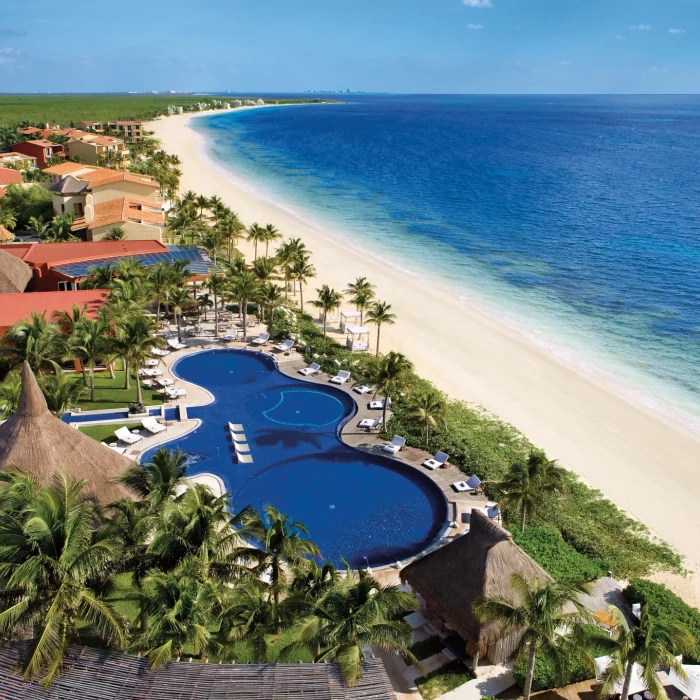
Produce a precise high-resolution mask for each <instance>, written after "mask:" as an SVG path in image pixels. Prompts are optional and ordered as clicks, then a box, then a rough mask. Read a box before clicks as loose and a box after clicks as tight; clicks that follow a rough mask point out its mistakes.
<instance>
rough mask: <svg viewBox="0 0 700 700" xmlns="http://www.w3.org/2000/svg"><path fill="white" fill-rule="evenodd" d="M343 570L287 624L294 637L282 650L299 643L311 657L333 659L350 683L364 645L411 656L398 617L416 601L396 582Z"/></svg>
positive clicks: (408, 635)
mask: <svg viewBox="0 0 700 700" xmlns="http://www.w3.org/2000/svg"><path fill="white" fill-rule="evenodd" d="M348 574H349V575H348V576H347V577H346V578H345V579H344V580H342V581H339V582H338V584H337V585H336V586H334V587H333V588H332V589H331V590H330V591H328V592H327V593H326V594H324V595H323V596H322V597H321V598H320V599H319V600H318V601H317V602H316V603H315V604H314V605H313V607H312V610H311V613H310V614H308V615H306V616H305V617H303V618H302V619H301V620H299V621H298V622H297V623H296V624H295V625H294V626H293V627H292V630H291V632H290V635H291V637H292V639H293V640H294V641H293V643H292V644H291V645H289V646H288V647H287V648H286V649H285V650H284V652H285V653H287V652H288V651H291V650H292V649H293V648H295V647H300V646H301V647H307V648H310V649H313V650H316V651H317V655H316V662H323V661H332V660H335V661H337V662H338V665H339V666H340V673H341V676H342V678H343V680H344V681H345V683H347V684H348V685H349V686H354V685H355V684H356V683H357V681H358V680H359V679H360V677H361V675H362V661H363V660H364V658H365V653H364V652H365V649H368V648H370V647H374V648H377V649H381V650H382V651H389V652H394V653H397V654H400V655H401V656H403V657H404V658H407V659H409V660H411V661H412V662H415V661H416V659H415V657H414V656H413V654H412V653H411V651H410V646H411V644H412V643H413V630H412V629H411V626H410V625H409V624H408V623H407V622H404V621H403V620H402V619H401V618H402V617H403V616H404V615H407V614H408V613H410V612H412V611H414V610H416V608H417V607H418V603H417V601H416V599H415V596H413V595H412V594H410V593H404V592H403V591H400V590H399V589H398V588H397V587H396V586H383V585H381V584H380V583H378V582H377V581H375V580H374V579H373V578H371V577H369V576H366V575H360V576H359V578H358V577H356V576H355V575H353V574H352V573H351V572H348ZM319 649H320V652H319V651H318V650H319Z"/></svg>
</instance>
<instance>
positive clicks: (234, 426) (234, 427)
mask: <svg viewBox="0 0 700 700" xmlns="http://www.w3.org/2000/svg"><path fill="white" fill-rule="evenodd" d="M228 429H229V430H230V431H231V432H232V433H242V432H243V426H242V425H241V424H240V423H231V421H229V422H228Z"/></svg>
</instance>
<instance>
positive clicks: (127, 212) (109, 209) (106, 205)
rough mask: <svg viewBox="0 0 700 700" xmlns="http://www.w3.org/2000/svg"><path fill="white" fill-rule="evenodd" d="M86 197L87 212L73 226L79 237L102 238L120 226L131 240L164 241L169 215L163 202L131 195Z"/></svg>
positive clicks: (94, 239) (72, 228)
mask: <svg viewBox="0 0 700 700" xmlns="http://www.w3.org/2000/svg"><path fill="white" fill-rule="evenodd" d="M76 182H77V180H76ZM85 200H86V203H85V210H84V213H83V215H82V216H79V217H78V218H77V219H75V221H74V222H73V225H72V226H71V231H72V232H73V233H74V234H75V235H76V236H78V237H79V238H82V239H83V240H85V241H101V240H103V239H104V238H105V237H106V236H107V235H108V234H109V233H110V231H111V229H113V228H120V229H122V231H123V233H124V238H125V239H128V240H132V241H138V240H154V241H161V240H162V234H163V230H164V229H165V218H164V216H163V210H162V208H161V205H160V204H157V203H153V202H149V201H148V200H145V199H137V198H136V197H131V196H129V197H120V198H118V199H110V200H108V201H106V202H100V203H96V202H95V201H94V200H93V197H92V195H91V194H88V195H87V196H86V198H85Z"/></svg>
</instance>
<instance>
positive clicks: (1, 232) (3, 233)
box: [0, 225, 15, 243]
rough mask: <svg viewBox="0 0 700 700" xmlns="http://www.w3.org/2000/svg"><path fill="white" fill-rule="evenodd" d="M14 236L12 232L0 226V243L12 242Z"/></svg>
mask: <svg viewBox="0 0 700 700" xmlns="http://www.w3.org/2000/svg"><path fill="white" fill-rule="evenodd" d="M14 240H15V234H14V233H12V231H10V230H8V229H6V228H5V227H4V226H2V225H0V243H7V242H8V241H14Z"/></svg>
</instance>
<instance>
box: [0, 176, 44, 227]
mask: <svg viewBox="0 0 700 700" xmlns="http://www.w3.org/2000/svg"><path fill="white" fill-rule="evenodd" d="M0 202H1V204H0V207H1V208H2V209H4V210H6V211H7V210H9V211H11V212H12V213H13V214H14V215H15V217H16V219H17V224H16V226H15V229H16V230H20V229H23V228H25V227H26V226H27V224H28V223H29V219H30V218H31V217H32V216H36V217H37V218H38V217H42V218H43V219H44V221H49V220H50V219H52V218H53V204H52V200H51V192H49V191H48V190H46V189H44V188H43V187H42V186H41V185H32V186H31V187H20V186H19V185H15V184H12V185H8V186H7V187H6V188H5V196H4V197H3V198H2V200H0Z"/></svg>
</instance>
